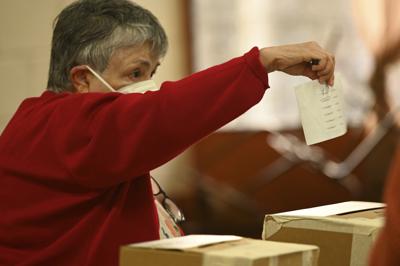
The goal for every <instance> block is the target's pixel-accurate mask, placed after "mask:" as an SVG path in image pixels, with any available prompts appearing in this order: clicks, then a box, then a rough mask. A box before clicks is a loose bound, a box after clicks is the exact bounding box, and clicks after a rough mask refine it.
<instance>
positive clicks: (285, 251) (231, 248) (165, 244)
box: [120, 235, 319, 266]
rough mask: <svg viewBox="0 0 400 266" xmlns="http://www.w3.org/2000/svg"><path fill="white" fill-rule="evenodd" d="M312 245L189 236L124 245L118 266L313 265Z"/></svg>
mask: <svg viewBox="0 0 400 266" xmlns="http://www.w3.org/2000/svg"><path fill="white" fill-rule="evenodd" d="M318 254H319V249H318V247H316V246H311V245H300V244H289V243H280V242H273V241H263V240H254V239H248V238H241V237H237V236H215V235H189V236H184V237H177V238H171V239H163V240H158V241H151V242H145V243H139V244H133V245H128V246H124V247H122V248H121V251H120V266H139V265H140V266H253V265H254V266H269V265H274V266H293V265H296V266H316V265H318Z"/></svg>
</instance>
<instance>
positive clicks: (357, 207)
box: [274, 201, 386, 217]
mask: <svg viewBox="0 0 400 266" xmlns="http://www.w3.org/2000/svg"><path fill="white" fill-rule="evenodd" d="M385 206H386V205H385V204H384V203H379V202H364V201H347V202H342V203H336V204H330V205H324V206H319V207H314V208H308V209H301V210H295V211H289V212H282V213H276V214H274V215H280V216H317V217H326V216H332V215H338V214H345V213H351V212H357V211H363V210H371V209H378V208H384V207H385Z"/></svg>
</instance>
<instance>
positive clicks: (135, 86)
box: [86, 66, 160, 94]
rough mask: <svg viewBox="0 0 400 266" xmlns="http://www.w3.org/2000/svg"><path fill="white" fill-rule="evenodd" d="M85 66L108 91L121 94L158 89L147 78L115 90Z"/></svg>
mask: <svg viewBox="0 0 400 266" xmlns="http://www.w3.org/2000/svg"><path fill="white" fill-rule="evenodd" d="M86 68H87V69H88V70H89V71H90V72H91V73H92V74H93V75H94V76H95V77H96V78H98V79H99V80H100V82H101V83H103V84H104V86H106V87H107V88H108V89H109V90H110V91H112V92H120V93H123V94H128V93H145V92H146V91H158V90H159V89H160V88H159V87H157V85H156V83H155V82H154V81H153V80H151V79H149V80H145V81H140V82H137V83H132V84H129V85H126V86H124V87H122V88H120V89H118V90H115V89H114V88H113V87H111V85H110V84H108V82H107V81H105V80H104V79H103V78H102V77H101V76H100V75H99V74H97V72H96V71H94V70H93V69H92V68H91V67H90V66H86Z"/></svg>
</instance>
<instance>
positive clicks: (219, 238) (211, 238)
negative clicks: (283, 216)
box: [129, 235, 242, 250]
mask: <svg viewBox="0 0 400 266" xmlns="http://www.w3.org/2000/svg"><path fill="white" fill-rule="evenodd" d="M240 239H242V238H241V237H239V236H232V235H187V236H183V237H176V238H169V239H162V240H155V241H148V242H142V243H136V244H131V245H129V247H134V248H136V247H139V248H151V249H167V250H185V249H191V248H197V247H202V246H208V245H212V244H217V243H223V242H230V241H236V240H240Z"/></svg>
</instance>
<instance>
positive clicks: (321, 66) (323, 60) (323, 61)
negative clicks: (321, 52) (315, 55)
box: [311, 56, 328, 72]
mask: <svg viewBox="0 0 400 266" xmlns="http://www.w3.org/2000/svg"><path fill="white" fill-rule="evenodd" d="M327 63H328V59H327V58H326V57H325V56H320V60H319V64H318V65H313V66H312V67H311V69H312V70H313V71H316V72H318V71H321V70H323V69H325V68H326V64H327Z"/></svg>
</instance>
